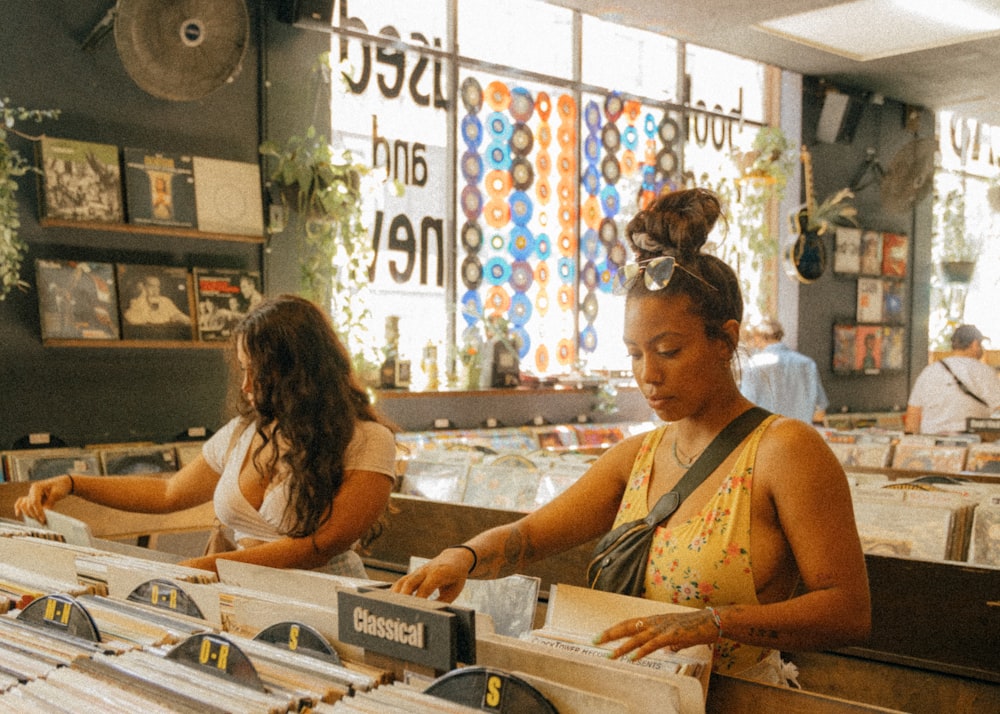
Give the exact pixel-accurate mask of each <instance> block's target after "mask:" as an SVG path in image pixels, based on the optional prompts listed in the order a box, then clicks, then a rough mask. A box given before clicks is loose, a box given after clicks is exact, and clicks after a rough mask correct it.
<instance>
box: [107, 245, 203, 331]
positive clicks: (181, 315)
mask: <svg viewBox="0 0 1000 714" xmlns="http://www.w3.org/2000/svg"><path fill="white" fill-rule="evenodd" d="M117 268H118V292H119V296H118V303H119V306H120V308H121V318H122V337H124V338H125V339H126V340H193V339H194V334H195V320H194V308H193V304H192V303H193V298H192V294H191V293H192V291H191V276H190V274H189V273H188V270H187V268H180V267H170V266H165V265H127V264H119V265H118V266H117Z"/></svg>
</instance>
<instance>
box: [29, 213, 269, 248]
mask: <svg viewBox="0 0 1000 714" xmlns="http://www.w3.org/2000/svg"><path fill="white" fill-rule="evenodd" d="M38 223H39V225H41V226H42V227H43V228H76V229H81V230H88V231H106V232H107V231H110V232H114V233H131V234H133V235H157V236H172V237H174V238H194V239H198V240H220V241H232V242H235V243H264V242H265V241H266V238H264V237H263V236H257V235H240V234H237V233H211V232H208V231H202V230H198V229H196V228H179V227H173V226H154V225H148V226H146V225H138V224H135V223H101V222H99V221H77V220H72V219H67V218H48V217H45V218H41V219H40V220H39V222H38Z"/></svg>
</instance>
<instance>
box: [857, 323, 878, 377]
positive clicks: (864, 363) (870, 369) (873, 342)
mask: <svg viewBox="0 0 1000 714" xmlns="http://www.w3.org/2000/svg"><path fill="white" fill-rule="evenodd" d="M854 369H855V371H857V372H864V373H865V374H878V373H879V372H880V371H881V369H882V326H881V325H858V326H857V328H856V332H855V335H854Z"/></svg>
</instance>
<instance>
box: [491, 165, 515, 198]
mask: <svg viewBox="0 0 1000 714" xmlns="http://www.w3.org/2000/svg"><path fill="white" fill-rule="evenodd" d="M485 185H486V193H487V195H488V196H489V197H490V198H506V197H507V195H508V194H509V193H510V187H511V177H510V173H509V172H507V171H503V170H502V169H494V170H492V171H490V172H488V173H487V174H486V181H485Z"/></svg>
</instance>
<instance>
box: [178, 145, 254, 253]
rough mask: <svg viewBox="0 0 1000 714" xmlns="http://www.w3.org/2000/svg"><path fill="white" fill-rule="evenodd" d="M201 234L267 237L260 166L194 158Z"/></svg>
mask: <svg viewBox="0 0 1000 714" xmlns="http://www.w3.org/2000/svg"><path fill="white" fill-rule="evenodd" d="M194 195H195V206H196V212H197V216H198V230H201V231H205V232H207V233H233V234H238V235H247V236H262V235H264V208H263V206H264V201H263V198H262V197H261V188H260V166H258V165H257V164H251V163H244V162H241V161H225V160H223V159H209V158H205V157H204V156H195V157H194Z"/></svg>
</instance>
